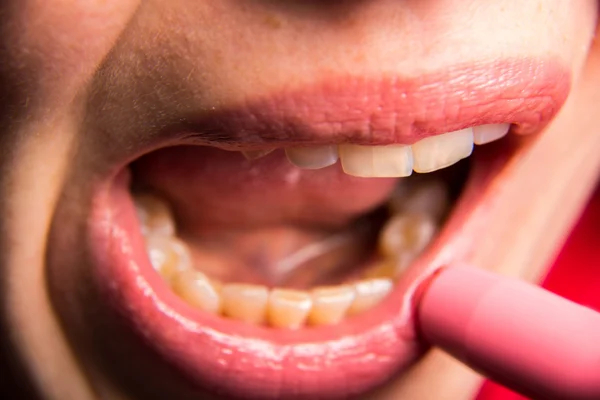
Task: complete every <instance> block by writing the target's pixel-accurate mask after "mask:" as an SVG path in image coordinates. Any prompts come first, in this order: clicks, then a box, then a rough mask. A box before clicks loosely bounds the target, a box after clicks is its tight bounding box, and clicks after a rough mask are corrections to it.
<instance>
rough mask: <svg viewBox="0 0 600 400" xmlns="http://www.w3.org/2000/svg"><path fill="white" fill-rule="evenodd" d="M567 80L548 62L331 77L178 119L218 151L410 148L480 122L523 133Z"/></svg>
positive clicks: (558, 99) (561, 96)
mask: <svg viewBox="0 0 600 400" xmlns="http://www.w3.org/2000/svg"><path fill="white" fill-rule="evenodd" d="M569 88H570V79H569V76H568V73H567V72H566V71H565V69H564V68H561V66H560V65H558V64H557V63H555V62H552V61H551V60H550V61H539V60H533V59H510V60H498V61H494V62H481V63H476V64H466V65H457V66H453V67H451V68H448V69H447V70H444V71H438V72H434V73H429V74H426V75H422V76H420V77H418V78H410V77H408V78H402V77H397V76H392V77H385V76H383V77H378V78H368V77H349V76H346V77H337V78H335V79H331V80H327V81H325V82H321V83H318V84H314V85H312V86H309V87H303V88H301V89H293V88H288V89H286V90H282V91H280V92H278V93H276V94H274V95H268V96H264V97H262V98H254V99H251V100H250V101H248V102H245V103H243V104H235V105H233V106H231V107H219V108H214V109H213V108H209V109H205V110H202V111H201V112H199V114H197V115H194V116H192V117H189V116H184V117H182V118H180V121H182V122H180V123H178V125H179V127H178V129H181V130H183V131H184V134H185V136H186V137H188V138H193V139H194V140H195V141H197V142H200V143H203V144H207V145H213V146H217V147H221V148H233V149H235V148H239V147H244V148H253V147H264V146H294V145H317V144H332V143H342V142H352V143H355V144H364V145H388V144H412V143H414V142H416V141H418V140H419V139H421V138H423V137H427V136H431V135H436V134H442V133H445V132H451V131H455V130H459V129H463V128H468V127H472V126H477V125H483V124H495V123H512V124H513V125H514V130H516V131H517V132H522V133H530V132H533V131H536V130H539V129H540V128H541V127H542V126H544V125H545V124H546V123H547V122H549V121H550V120H551V119H552V117H553V116H554V115H555V114H556V112H557V111H558V110H559V109H560V107H561V106H562V104H563V103H564V101H565V99H566V97H567V94H568V92H569Z"/></svg>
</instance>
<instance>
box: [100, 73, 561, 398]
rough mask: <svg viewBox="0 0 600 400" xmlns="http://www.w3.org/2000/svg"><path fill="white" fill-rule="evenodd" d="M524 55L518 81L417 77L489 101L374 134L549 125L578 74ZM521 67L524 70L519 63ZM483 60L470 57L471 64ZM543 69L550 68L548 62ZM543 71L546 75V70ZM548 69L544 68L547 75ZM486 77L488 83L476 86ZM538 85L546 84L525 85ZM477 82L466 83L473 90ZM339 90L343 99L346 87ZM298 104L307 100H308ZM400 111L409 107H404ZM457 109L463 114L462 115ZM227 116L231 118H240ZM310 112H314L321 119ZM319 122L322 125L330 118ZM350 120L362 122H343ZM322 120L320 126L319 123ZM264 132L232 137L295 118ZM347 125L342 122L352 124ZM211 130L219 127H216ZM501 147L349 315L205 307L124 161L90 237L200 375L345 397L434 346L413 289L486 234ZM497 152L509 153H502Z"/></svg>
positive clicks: (124, 300) (177, 359) (244, 388)
mask: <svg viewBox="0 0 600 400" xmlns="http://www.w3.org/2000/svg"><path fill="white" fill-rule="evenodd" d="M508 65H514V64H510V63H509V64H508ZM520 65H521V66H522V67H523V68H524V69H520V70H518V71H521V72H517V75H519V76H520V78H519V79H517V80H516V81H518V82H519V83H518V84H515V83H514V82H515V80H512V81H510V82H511V83H507V81H503V78H502V77H503V76H504V78H506V75H505V74H506V73H507V70H506V69H502V68H500V69H493V70H491V72H489V73H485V74H483V76H481V75H475V76H476V77H478V79H471V80H470V81H469V82H470V83H467V84H462V86H460V85H459V86H456V85H455V86H448V85H444V84H441V83H440V82H439V81H437V80H436V81H427V80H419V82H418V83H414V82H413V84H414V85H416V87H417V89H415V91H413V92H406V93H405V94H406V95H407V97H411V96H417V94H418V93H419V92H420V90H425V89H423V88H427V87H433V88H437V89H435V90H437V92H436V93H438V94H439V93H442V92H441V91H440V90H442V91H444V90H450V89H451V88H453V90H454V91H457V90H458V87H461V88H462V91H460V90H458V91H459V94H458V95H455V96H456V97H455V98H456V99H458V98H464V96H465V93H469V94H473V93H474V94H475V95H477V96H480V97H483V102H482V103H479V106H474V105H473V104H472V103H468V104H470V105H472V106H473V107H467V108H466V109H465V110H467V111H461V108H460V107H458V106H457V107H458V108H452V107H450V106H449V105H447V107H446V108H444V107H442V109H443V110H444V112H443V113H441V114H440V115H441V116H440V117H439V118H437V119H435V125H434V124H433V123H432V124H425V125H420V124H416V123H415V121H417V120H418V118H416V117H415V115H417V114H418V113H417V111H418V110H416V109H415V111H414V113H413V114H411V121H413V122H411V123H409V125H410V127H411V128H410V129H408V128H407V129H403V130H401V129H387V130H386V132H388V133H391V134H389V135H387V136H386V134H385V132H384V133H382V134H381V135H380V134H379V132H380V131H379V130H371V131H369V132H368V134H369V135H371V134H373V135H375V136H369V138H370V139H369V140H370V142H369V143H373V142H378V143H387V142H388V141H391V140H397V141H405V142H406V141H414V140H415V138H416V137H419V136H420V135H421V136H422V135H425V134H433V133H443V132H446V131H449V130H453V129H455V128H456V129H457V128H460V127H464V126H472V125H477V124H483V123H491V122H505V121H506V120H507V119H508V120H510V121H513V122H515V123H517V124H521V125H522V126H523V127H524V128H526V129H525V130H529V129H530V128H532V129H533V128H538V127H539V126H540V125H543V124H544V123H545V122H547V121H549V120H550V119H551V118H552V116H554V114H555V113H556V112H557V111H558V109H559V108H560V106H561V105H562V102H563V101H564V99H565V98H566V94H567V93H568V89H569V84H568V80H567V81H566V82H567V83H566V84H565V85H564V87H563V86H559V85H554V84H555V83H556V82H562V80H561V79H558V78H559V77H561V76H564V74H563V73H561V72H560V70H559V69H558V68H557V67H555V66H552V64H549V63H541V64H533V63H525V62H524V63H521V64H520ZM534 67H535V68H534ZM509 70H510V68H509ZM512 70H513V71H514V68H513V69H512ZM461 71H462V72H461V73H460V74H459V75H458V76H459V78H457V79H458V80H459V81H460V77H465V76H469V75H468V74H467V75H465V74H466V73H465V71H464V70H461ZM472 71H473V70H472V69H471V73H472ZM494 71H495V72H494ZM527 71H529V72H527ZM532 71H534V72H532ZM540 71H542V72H543V73H541V74H540ZM532 74H533V75H535V79H534V76H533V75H532ZM439 76H446V77H447V76H448V75H444V74H441V75H438V77H439ZM540 76H543V79H542V78H540ZM490 80H491V81H493V82H496V83H497V85H496V86H497V87H496V88H492V89H489V90H491V93H492V95H490V96H491V97H490V96H482V93H485V90H486V89H485V88H487V87H489V85H488V84H486V83H487V82H489V81H490ZM393 82H400V81H399V80H395V81H390V83H389V85H392V86H393V87H395V89H393V90H392V89H389V87H387V86H386V85H384V86H379V87H378V88H379V89H378V90H384V91H386V88H387V89H389V93H388V94H389V95H390V96H392V95H394V94H395V95H398V93H400V95H399V96H400V98H402V95H401V94H402V93H401V92H398V91H397V88H398V86H395V85H394V83H393ZM403 84H406V83H403ZM322 87H324V86H321V88H322ZM365 87H367V86H365ZM478 87H479V88H480V91H478V90H476V88H478ZM533 87H535V90H530V91H528V90H526V88H529V89H531V88H533ZM440 88H441V89H440ZM344 90H347V89H344ZM349 90H354V89H352V88H350V89H349ZM374 91H375V92H376V91H377V89H374ZM507 91H508V92H510V93H513V96H508V97H507V99H508V100H507V99H506V98H505V97H503V96H506V95H507V93H508V92H507ZM304 93H305V94H304V96H307V95H306V93H307V92H304ZM344 93H346V94H343V95H340V99H341V100H340V102H342V101H343V100H344V99H345V100H347V99H348V96H349V95H348V93H349V92H344ZM386 93H387V92H386ZM452 93H454V92H452ZM338 94H339V93H338ZM469 94H467V95H466V97H467V98H468V97H469V96H470V95H469ZM409 95H410V96H409ZM527 95H529V96H530V97H527ZM386 96H387V94H386ZM386 96H383V93H380V96H379V97H380V98H381V99H386V98H387V97H386ZM358 97H360V96H358ZM417 97H418V96H417ZM394 98H395V97H394ZM432 98H433V97H432ZM333 99H334V104H335V100H336V99H337V97H333ZM309 101H310V96H307V97H306V98H305V103H304V104H307V103H308V102H309ZM442 101H448V99H447V98H445V99H443V100H442ZM259 103H260V102H259ZM292 103H293V104H298V103H294V101H293V100H292V101H291V103H290V104H292ZM279 104H282V103H281V102H280V103H279ZM300 104H303V103H300ZM340 104H341V103H340ZM411 104H413V106H414V107H417V108H418V107H419V105H422V104H425V103H419V102H418V101H417V102H416V103H411ZM428 104H435V105H436V106H439V107H441V105H442V103H435V102H434V103H431V102H430V103H428ZM448 104H450V103H448ZM502 104H504V105H505V106H504V108H502V107H501V108H500V109H499V110H500V111H498V113H494V111H495V108H496V107H499V106H500V105H502ZM299 109H300V110H303V108H302V107H301V106H300V108H299ZM265 110H266V111H265V112H263V113H262V114H259V115H260V116H261V118H262V116H268V115H269V108H268V107H266V108H265ZM469 110H470V111H469ZM503 110H504V111H503ZM288 111H289V112H291V110H288ZM242 114H244V113H242ZM394 114H395V115H400V114H398V112H397V111H395V112H394ZM442 114H443V115H442ZM223 115H226V114H221V117H222V116H223ZM303 115H304V117H305V118H304V119H303V120H302V121H303V122H306V121H307V118H306V117H307V116H310V114H303ZM419 115H422V116H423V118H425V117H426V116H427V115H430V113H427V112H424V113H423V114H419ZM450 115H453V116H454V119H453V120H452V121H451V120H450V117H449V116H450ZM498 115H499V116H498ZM494 116H496V117H494ZM329 117H330V118H338V119H344V120H346V119H347V118H346V117H347V115H342V116H336V115H335V114H332V115H330V116H329ZM462 117H464V119H462ZM490 118H492V119H490ZM493 118H498V120H493ZM500 118H501V119H502V120H500ZM233 120H234V121H235V119H233ZM244 120H248V119H247V118H246V117H244V118H242V119H241V120H237V121H238V122H239V121H244ZM258 120H260V118H259V119H258ZM227 121H228V122H227V123H229V124H231V121H232V120H227ZM423 121H425V119H424V120H423ZM309 122H311V123H313V122H314V120H313V121H309ZM387 123H388V124H390V123H391V124H392V125H388V128H389V126H394V127H400V126H404V125H400V124H402V123H403V122H402V121H390V120H388V121H387ZM235 126H236V125H235V124H233V125H228V126H227V131H228V132H233V131H232V129H235ZM257 126H261V125H260V124H259V125H257ZM275 126H277V124H275V125H274V126H270V128H272V129H275ZM308 126H312V127H315V126H317V127H318V126H319V124H318V123H317V124H316V125H314V124H313V125H310V124H309V125H308ZM326 126H331V125H329V124H328V125H326ZM293 127H294V128H295V127H296V126H295V125H294V126H293ZM344 128H345V129H346V128H347V129H351V128H352V127H351V126H346V125H344ZM417 128H418V129H417ZM211 131H212V130H211ZM317 131H318V129H317V130H316V131H314V130H313V132H317ZM253 132H254V133H253ZM257 132H259V131H252V130H251V129H250V127H247V129H244V130H242V133H243V134H244V138H246V139H244V138H242V137H239V138H235V139H232V138H228V139H227V140H226V141H224V142H221V144H223V143H225V142H226V143H229V145H231V144H232V143H235V144H236V145H239V144H240V143H241V144H242V145H247V144H249V143H250V144H254V143H259V142H261V143H263V144H264V143H265V141H266V140H272V141H273V142H277V141H278V140H279V139H281V140H279V141H280V142H281V141H286V140H287V141H289V140H290V138H289V137H287V138H286V134H289V133H290V132H291V130H290V131H286V130H285V129H284V130H282V131H280V132H284V133H285V134H284V135H283V136H282V137H280V138H279V139H277V138H275V137H272V138H269V139H266V138H264V137H262V136H261V135H260V134H257ZM286 132H287V133H286ZM303 132H304V133H302V132H300V133H299V136H300V137H302V140H304V139H306V140H307V141H311V140H312V142H311V143H315V142H319V140H317V139H316V137H317V136H318V138H319V139H320V140H321V141H323V140H325V138H326V136H324V135H327V134H329V135H330V136H328V137H327V140H328V141H332V142H335V141H340V140H341V138H342V137H341V136H339V135H338V136H336V135H335V134H334V133H332V132H331V131H328V132H326V131H318V132H319V133H317V134H316V136H315V135H312V136H311V134H310V133H308V134H307V133H306V131H303ZM339 132H340V134H343V132H351V131H345V130H343V131H342V130H340V131H339ZM263 133H264V132H263ZM354 133H356V132H354ZM364 134H365V132H364V131H360V133H359V134H358V135H356V134H352V132H351V133H350V134H349V135H350V136H347V137H344V140H352V141H356V142H359V143H360V142H363V141H364V140H365V136H364ZM271 135H272V133H271ZM209 136H210V135H209ZM272 136H273V135H272ZM380 136H381V137H380ZM212 138H213V139H214V136H213V137H212ZM313 139H314V140H313ZM209 141H210V140H209ZM211 143H214V141H213V142H211ZM269 143H271V142H269ZM517 148H518V146H517ZM502 150H503V151H501V152H500V151H499V152H497V153H494V152H490V153H488V155H487V158H486V163H485V166H482V167H481V168H479V167H480V163H477V165H476V166H475V173H474V174H473V176H472V177H471V179H470V181H469V184H468V187H467V188H466V189H465V193H464V195H463V196H462V198H461V200H460V201H459V204H458V205H457V206H456V208H455V210H454V213H453V217H452V218H451V220H450V221H449V222H448V223H447V224H446V226H445V228H444V229H443V232H442V233H441V235H440V237H439V239H438V240H437V242H436V243H435V244H434V246H432V248H431V249H430V251H429V252H428V253H427V254H426V255H425V256H424V257H422V258H421V259H420V260H419V261H418V262H417V263H415V264H414V265H413V266H412V268H411V269H410V270H409V271H408V272H407V273H406V274H405V276H403V278H402V279H401V280H400V281H399V282H398V283H397V285H396V289H395V290H394V292H393V293H392V294H391V295H390V296H389V297H388V298H387V299H386V300H385V301H384V302H383V303H382V304H381V305H380V306H379V307H377V308H376V309H374V310H373V311H371V312H369V313H367V314H365V315H361V316H358V317H356V318H353V319H351V320H348V321H346V322H344V323H342V324H340V325H338V326H333V327H324V328H314V329H306V330H301V331H290V332H287V331H279V330H271V329H267V328H263V327H254V326H247V325H243V324H240V323H238V322H234V321H230V320H226V319H222V318H219V317H214V316H210V315H206V314H202V313H200V312H197V311H195V310H193V309H192V308H191V307H189V306H187V305H186V304H185V303H183V302H182V301H181V300H179V299H178V298H177V297H176V296H175V295H174V294H173V293H172V292H171V291H170V290H169V289H168V288H167V287H166V285H164V283H163V282H162V281H161V279H160V277H159V276H158V274H156V273H154V272H153V270H152V268H151V267H150V265H149V262H148V260H147V257H146V253H145V250H144V246H143V241H142V238H141V236H140V234H139V232H138V228H137V220H136V218H135V212H134V208H133V204H132V201H131V197H130V195H129V192H128V176H127V174H126V173H121V174H120V175H119V176H118V177H117V178H115V179H114V181H113V180H111V181H110V182H108V183H107V184H106V186H103V187H100V188H98V189H97V195H96V196H95V197H94V204H93V211H92V215H91V218H90V227H89V228H90V239H89V240H90V246H91V248H92V250H93V253H94V258H95V260H96V262H95V268H94V270H93V271H92V274H93V277H94V279H95V284H96V285H97V287H98V289H99V291H100V293H101V294H102V295H103V296H104V298H105V300H106V302H107V304H109V305H110V306H111V307H113V308H114V309H115V310H116V311H117V312H118V313H119V314H120V315H121V316H123V317H124V319H125V320H126V321H127V323H128V324H129V325H130V327H132V328H133V330H134V331H135V332H137V334H138V335H139V336H140V337H142V338H143V339H144V340H145V342H146V343H147V344H148V345H149V346H150V347H152V348H153V349H154V350H155V351H156V352H158V353H159V354H160V355H161V356H162V358H163V359H164V360H165V361H167V362H168V363H169V364H171V365H173V366H174V367H175V368H176V369H177V370H179V371H181V372H183V373H184V375H186V376H187V377H188V378H190V379H191V380H192V381H193V382H195V383H196V385H198V386H200V387H209V388H210V387H212V388H215V389H216V391H218V392H220V393H226V394H227V395H232V396H243V397H252V398H281V397H284V398H314V397H320V398H338V397H347V396H349V395H351V394H356V393H362V392H364V391H367V390H369V389H371V388H373V387H375V386H377V385H378V384H381V383H383V382H385V381H386V380H388V379H389V378H391V377H392V376H393V375H395V374H397V373H399V372H401V371H402V369H403V368H405V367H407V366H409V365H410V364H411V363H412V362H413V361H414V360H415V359H416V358H417V357H418V356H419V354H420V353H421V352H422V351H423V348H422V347H421V346H420V344H419V343H418V341H416V338H415V333H414V330H413V324H412V321H411V318H412V307H411V301H412V300H411V299H412V295H413V292H414V289H415V287H416V286H418V283H419V282H420V281H421V280H422V279H424V278H425V277H427V275H428V274H429V273H430V272H431V271H433V270H435V269H436V268H437V267H439V266H440V265H443V263H446V262H450V261H453V260H460V259H461V258H462V257H463V256H464V255H465V254H466V253H467V252H468V249H469V248H470V247H471V246H472V244H471V243H472V242H474V241H476V240H475V239H476V237H477V234H478V230H477V229H470V230H469V229H465V228H464V227H465V226H467V227H469V226H472V225H473V222H472V220H473V218H479V220H481V219H482V218H481V215H479V216H471V210H472V209H474V208H476V207H477V206H478V205H480V204H479V203H481V202H483V201H484V200H486V196H485V195H484V191H483V188H485V187H486V185H487V184H488V183H489V181H491V180H493V179H494V176H495V175H497V174H499V173H500V171H501V170H502V165H503V164H504V161H506V159H507V156H510V155H514V154H516V153H512V152H511V151H512V150H514V149H513V148H509V149H502ZM494 159H496V160H500V161H498V162H495V163H494V162H492V161H493V160H494ZM487 200H489V199H487ZM483 219H485V218H483ZM469 221H471V224H469V223H468V222H469ZM475 225H477V224H475Z"/></svg>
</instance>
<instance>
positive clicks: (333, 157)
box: [285, 146, 338, 169]
mask: <svg viewBox="0 0 600 400" xmlns="http://www.w3.org/2000/svg"><path fill="white" fill-rule="evenodd" d="M285 155H286V156H287V159H288V160H289V161H290V162H291V163H292V164H294V165H295V166H297V167H299V168H303V169H319V168H325V167H329V166H330V165H333V164H335V163H336V162H337V160H338V147H337V146H313V147H289V148H287V149H285Z"/></svg>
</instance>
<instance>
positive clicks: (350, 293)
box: [308, 285, 355, 325]
mask: <svg viewBox="0 0 600 400" xmlns="http://www.w3.org/2000/svg"><path fill="white" fill-rule="evenodd" d="M311 295H312V301H313V306H312V309H311V310H310V314H309V315H308V322H309V323H310V324H311V325H332V324H337V323H338V322H340V321H341V320H342V319H344V317H345V316H346V311H347V310H348V307H350V304H352V301H353V300H354V295H355V293H354V289H353V288H352V286H350V285H339V286H330V287H320V288H315V289H313V290H312V292H311Z"/></svg>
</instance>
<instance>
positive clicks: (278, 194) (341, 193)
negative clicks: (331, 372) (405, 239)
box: [133, 146, 396, 288]
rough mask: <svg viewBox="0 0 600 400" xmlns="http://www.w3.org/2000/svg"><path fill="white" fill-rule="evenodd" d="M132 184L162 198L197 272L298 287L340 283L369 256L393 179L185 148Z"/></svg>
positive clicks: (146, 165)
mask: <svg viewBox="0 0 600 400" xmlns="http://www.w3.org/2000/svg"><path fill="white" fill-rule="evenodd" d="M133 172H134V182H135V185H138V186H140V187H141V188H142V189H150V190H151V191H153V192H157V193H158V194H159V195H160V196H161V197H163V198H165V199H166V200H167V201H168V202H169V204H170V205H171V207H172V209H173V212H174V214H175V217H176V220H177V229H178V234H179V235H180V236H183V237H185V240H186V241H187V242H188V243H189V244H191V245H192V246H191V247H192V252H193V258H194V264H195V267H196V268H197V269H199V270H202V271H203V272H205V273H207V274H208V275H209V276H211V277H213V278H217V279H219V280H221V281H237V282H247V283H259V284H266V285H269V286H286V287H297V288H304V287H310V286H313V285H316V284H327V283H332V282H336V281H337V282H339V281H340V280H343V279H344V277H346V278H347V277H348V275H349V271H350V272H351V271H352V270H353V269H354V268H353V267H355V266H357V264H360V263H361V262H364V261H365V260H366V258H367V257H369V256H370V255H371V252H372V249H373V244H374V243H373V240H374V238H376V236H377V235H376V232H377V229H378V228H379V224H380V223H381V215H378V214H377V215H371V216H370V218H359V216H363V215H365V214H366V213H369V212H370V211H372V210H374V209H376V208H377V207H378V206H380V205H381V204H382V203H383V202H384V201H386V200H387V199H388V198H389V196H390V194H391V191H392V190H393V189H394V186H395V184H396V180H395V179H361V178H354V177H351V176H348V175H345V174H344V173H343V172H342V171H341V168H340V167H339V165H335V166H332V167H329V168H325V169H322V170H317V171H308V170H301V169H299V168H297V167H294V166H292V165H291V164H290V163H289V162H288V161H287V160H286V159H285V155H284V154H283V151H281V150H279V151H276V152H273V153H271V154H269V155H268V156H265V157H264V158H261V159H258V160H254V161H248V160H246V159H245V158H244V157H243V156H242V155H241V154H240V153H238V152H231V151H222V150H218V149H214V148H208V147H199V146H186V147H183V146H182V147H173V148H168V149H163V150H159V151H156V152H154V153H151V154H149V155H147V156H145V157H143V158H141V159H140V160H138V161H137V162H136V163H135V164H134V165H133Z"/></svg>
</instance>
